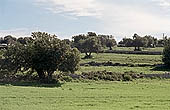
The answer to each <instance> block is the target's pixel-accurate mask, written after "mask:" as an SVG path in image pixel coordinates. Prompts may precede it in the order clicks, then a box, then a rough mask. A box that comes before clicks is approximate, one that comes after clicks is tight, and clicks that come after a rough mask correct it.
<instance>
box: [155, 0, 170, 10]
mask: <svg viewBox="0 0 170 110" xmlns="http://www.w3.org/2000/svg"><path fill="white" fill-rule="evenodd" d="M153 1H154V2H157V3H158V4H159V5H160V6H162V7H166V8H167V7H170V0H153Z"/></svg>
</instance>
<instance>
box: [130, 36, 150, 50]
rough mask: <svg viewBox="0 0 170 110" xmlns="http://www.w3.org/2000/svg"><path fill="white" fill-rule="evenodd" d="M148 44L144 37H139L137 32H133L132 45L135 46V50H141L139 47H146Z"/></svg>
mask: <svg viewBox="0 0 170 110" xmlns="http://www.w3.org/2000/svg"><path fill="white" fill-rule="evenodd" d="M147 44H148V41H147V39H146V38H144V37H140V36H139V35H137V34H134V36H133V46H134V47H135V51H141V49H140V47H146V46H147Z"/></svg>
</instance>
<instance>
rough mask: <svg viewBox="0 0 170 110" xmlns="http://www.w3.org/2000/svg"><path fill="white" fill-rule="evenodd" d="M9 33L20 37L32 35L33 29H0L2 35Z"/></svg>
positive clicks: (0, 35)
mask: <svg viewBox="0 0 170 110" xmlns="http://www.w3.org/2000/svg"><path fill="white" fill-rule="evenodd" d="M7 35H12V36H14V37H17V38H18V37H28V36H30V35H31V31H30V30H29V29H27V28H17V29H9V30H0V37H5V36H7Z"/></svg>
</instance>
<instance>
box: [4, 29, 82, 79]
mask: <svg viewBox="0 0 170 110" xmlns="http://www.w3.org/2000/svg"><path fill="white" fill-rule="evenodd" d="M32 37H33V41H32V42H31V43H28V44H27V45H23V44H21V43H16V44H15V45H11V46H10V47H9V49H8V50H7V51H6V53H5V55H4V57H5V60H6V61H8V65H13V66H11V67H12V70H13V71H15V73H16V72H17V71H20V70H21V69H22V70H24V71H26V70H28V69H30V68H31V69H32V70H35V71H36V72H37V74H38V76H39V78H40V79H41V80H45V79H47V80H48V81H49V80H51V79H52V74H53V73H54V71H56V70H60V71H70V72H72V73H73V72H74V71H76V70H77V69H78V63H79V61H80V56H79V51H78V50H76V49H72V48H71V47H70V46H69V45H67V44H65V43H64V42H62V41H61V40H60V39H58V38H57V37H56V36H55V35H50V34H48V33H45V32H33V33H32ZM74 61H75V62H74ZM65 64H67V65H65ZM73 64H74V65H73ZM63 66H64V67H63ZM62 68H65V69H62ZM7 69H10V68H7Z"/></svg>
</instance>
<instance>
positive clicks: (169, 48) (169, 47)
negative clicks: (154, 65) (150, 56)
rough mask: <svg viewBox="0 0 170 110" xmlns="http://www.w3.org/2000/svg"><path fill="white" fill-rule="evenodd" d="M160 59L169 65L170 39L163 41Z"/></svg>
mask: <svg viewBox="0 0 170 110" xmlns="http://www.w3.org/2000/svg"><path fill="white" fill-rule="evenodd" d="M162 61H163V62H164V63H165V64H166V65H167V66H170V39H167V40H166V42H165V47H164V50H163V57H162Z"/></svg>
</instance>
